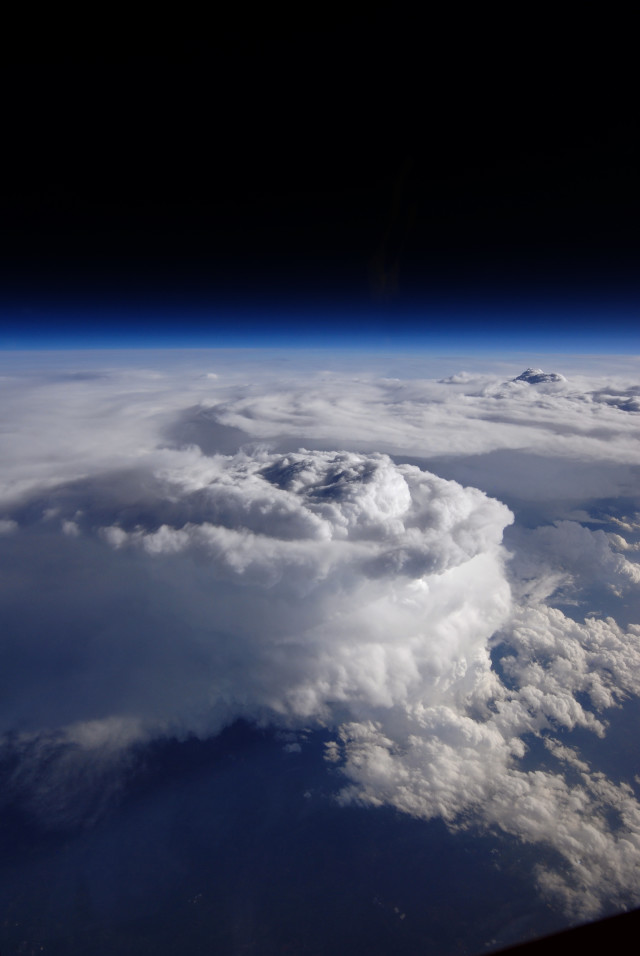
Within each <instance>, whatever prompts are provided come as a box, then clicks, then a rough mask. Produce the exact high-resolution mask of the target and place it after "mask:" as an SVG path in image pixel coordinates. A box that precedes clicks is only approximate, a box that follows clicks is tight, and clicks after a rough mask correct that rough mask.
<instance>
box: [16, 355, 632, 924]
mask: <svg viewBox="0 0 640 956" xmlns="http://www.w3.org/2000/svg"><path fill="white" fill-rule="evenodd" d="M519 371H521V369H514V370H513V374H510V375H507V374H504V375H500V376H496V375H478V374H476V373H459V374H454V375H451V374H449V375H443V376H441V377H440V378H439V379H435V378H434V379H430V380H399V379H390V378H379V377H373V376H368V377H367V376H366V375H365V376H362V377H360V376H356V375H353V374H351V373H350V374H343V373H340V375H338V374H337V373H334V372H330V371H324V372H321V373H317V374H314V375H310V376H307V378H306V380H303V377H302V376H301V374H300V373H299V371H298V370H296V369H294V370H292V371H291V372H290V373H288V375H286V376H280V378H279V379H278V380H277V381H276V380H275V379H274V377H273V376H268V375H263V376H262V378H260V377H259V376H258V377H257V378H256V380H255V381H252V382H249V383H247V382H246V381H244V380H243V378H242V364H241V363H239V364H238V366H237V367H234V368H229V369H224V368H216V369H215V371H214V370H213V369H211V368H208V369H203V368H199V369H195V368H193V367H192V366H187V367H182V368H180V367H178V366H176V367H174V368H163V369H153V368H151V369H149V368H147V369H146V370H144V369H143V370H140V369H135V368H127V367H125V366H118V365H114V366H112V367H111V368H106V367H105V368H102V369H100V370H97V371H95V372H94V373H92V374H88V373H86V374H82V375H81V374H79V372H78V370H77V369H75V370H74V369H73V368H72V369H67V370H66V371H65V370H60V369H58V370H56V371H55V373H54V372H52V371H51V370H49V371H47V372H46V373H42V372H39V374H37V375H36V374H32V375H27V374H25V373H20V374H19V375H18V374H16V375H14V376H10V375H8V376H6V385H7V394H8V400H7V403H6V405H5V406H4V416H5V418H4V423H3V435H2V441H3V455H2V458H1V459H0V460H1V462H2V465H1V467H0V489H1V497H0V501H1V503H2V507H1V509H0V600H1V602H2V606H3V614H4V619H5V621H6V622H7V624H6V629H5V631H4V633H3V637H2V652H3V660H4V664H3V670H2V678H1V679H2V684H3V694H2V698H1V700H2V704H1V705H0V730H1V731H2V733H3V734H4V737H3V741H4V742H3V747H4V752H5V755H13V756H12V759H13V758H15V759H17V764H16V769H15V771H14V772H13V775H12V777H11V783H10V788H9V790H10V793H11V794H12V795H13V797H14V798H19V799H21V800H22V802H23V803H24V805H26V806H29V807H30V808H31V811H32V812H34V813H36V814H39V815H40V816H41V818H42V819H45V820H48V821H49V822H50V823H51V824H52V825H57V824H59V823H61V822H62V823H64V822H69V821H73V820H75V819H79V818H82V817H85V818H86V817H91V815H92V814H94V813H95V812H97V811H96V809H95V800H94V799H93V797H91V794H90V793H89V791H91V792H92V793H95V792H98V793H99V794H100V795H101V799H103V800H107V801H108V799H109V798H110V796H111V795H114V794H115V792H116V791H117V789H118V787H119V786H120V783H121V779H122V772H123V768H126V767H127V765H128V762H130V761H131V760H133V755H134V753H135V748H136V747H139V746H141V745H142V744H143V743H144V741H146V740H148V739H150V738H151V737H153V736H156V735H177V736H179V737H180V736H182V737H183V736H187V735H189V734H192V733H195V734H198V735H202V736H204V735H208V734H213V733H216V732H217V731H218V730H220V728H221V727H223V726H225V725H227V724H229V723H230V722H232V721H233V720H235V719H237V718H238V717H245V718H249V719H252V720H256V721H259V722H263V723H275V724H277V725H280V726H282V727H286V728H287V729H288V730H289V731H292V732H295V731H296V730H297V729H301V728H303V727H305V726H324V727H328V728H330V729H331V730H333V732H334V741H333V743H332V744H331V745H330V746H329V748H328V750H327V759H328V761H329V762H330V763H333V764H334V765H335V766H336V767H338V768H340V770H341V772H342V773H343V774H344V778H345V786H344V790H343V793H342V797H341V799H342V800H343V801H350V800H358V801H362V802H365V803H369V804H373V805H380V804H391V805H393V806H395V807H397V808H398V809H400V810H402V811H404V812H407V813H411V814H413V815H415V816H418V817H424V818H431V817H434V816H437V817H441V818H443V819H444V820H445V821H446V822H447V824H448V825H449V826H450V827H452V828H456V827H457V828H468V829H483V828H484V829H487V828H488V829H491V828H494V827H499V828H501V829H502V830H503V831H504V832H506V833H508V834H511V835H512V836H514V837H516V838H517V839H520V840H522V841H525V842H529V843H534V844H536V845H538V846H539V847H540V867H539V871H538V873H537V875H536V879H537V883H538V886H539V888H540V891H541V892H542V893H545V894H548V895H549V898H550V899H552V900H555V901H556V902H558V901H560V902H561V904H562V905H563V906H564V907H565V909H566V912H567V913H569V914H570V915H572V916H574V917H576V918H581V917H584V916H590V915H595V914H597V913H598V912H601V911H603V910H607V908H611V907H618V908H619V907H620V906H622V905H631V904H633V903H637V902H638V901H639V900H640V837H639V833H640V809H639V806H638V803H637V802H636V799H635V796H634V791H633V789H632V788H633V785H634V784H633V781H622V780H616V781H614V780H611V779H609V778H607V777H605V776H604V774H603V773H601V772H600V771H599V770H598V769H597V767H594V766H591V764H590V763H589V760H588V759H586V758H585V757H584V755H582V754H580V753H579V752H578V751H577V749H576V746H575V745H574V743H573V741H572V739H571V737H570V736H569V735H570V734H571V733H572V732H573V731H575V730H576V729H580V730H582V731H586V732H589V733H591V734H593V735H594V738H596V739H597V738H598V737H602V736H603V735H605V734H606V733H607V717H606V712H607V710H608V709H610V708H614V707H619V706H620V705H621V703H623V701H624V699H625V697H626V696H628V695H638V694H640V629H639V628H638V627H637V624H636V623H635V621H637V616H636V617H635V619H634V609H637V589H638V584H639V583H640V574H639V572H638V563H637V560H636V553H637V549H636V542H635V536H637V527H638V523H637V518H636V517H634V514H633V509H634V508H636V507H637V504H636V503H635V499H634V498H633V497H632V496H631V494H630V491H631V489H633V488H634V481H635V475H636V474H637V471H636V470H637V468H638V466H639V465H640V457H639V453H638V450H637V448H638V446H637V445H636V444H634V438H636V437H638V434H639V432H640V425H639V424H638V419H637V417H636V415H635V406H634V401H635V397H634V396H635V395H636V392H635V391H634V389H635V388H636V387H635V386H634V385H633V384H632V383H630V382H629V381H628V380H625V379H623V378H618V379H616V380H615V381H612V382H607V381H605V380H603V379H602V377H601V378H597V377H596V376H593V375H591V376H588V377H587V376H582V377H580V376H567V377H563V376H553V375H551V376H548V375H545V374H538V373H537V371H536V373H535V374H531V375H526V376H525V377H524V378H523V377H522V376H520V377H519V376H518V374H517V373H518V372H519ZM614 399H615V401H614ZM311 442H313V446H315V447H312V446H311ZM409 459H410V460H409ZM427 461H431V462H433V466H434V467H435V465H437V464H438V463H439V464H440V465H442V470H443V471H444V472H446V473H447V474H448V475H449V476H451V474H454V475H455V476H458V477H461V478H463V479H464V481H465V484H467V486H465V484H462V483H460V482H458V481H455V480H451V477H447V478H443V477H439V476H438V475H437V474H434V473H433V471H432V470H430V468H428V467H427V464H426V463H427ZM519 475H520V478H519V477H518V476H519ZM545 479H546V480H545ZM473 483H477V484H478V485H479V486H480V487H481V488H482V489H483V490H479V488H475V487H469V486H468V485H469V484H473ZM501 486H504V487H505V488H506V489H507V490H508V491H509V492H510V499H512V500H515V501H516V502H525V503H529V504H530V503H531V502H533V503H535V504H536V507H539V506H540V502H543V503H544V506H545V508H546V509H547V512H548V513H549V514H552V513H553V519H552V520H546V521H545V523H544V524H538V525H536V523H535V522H534V523H533V524H531V522H530V521H529V523H528V524H527V523H526V522H524V521H518V520H516V523H515V525H513V526H512V523H513V520H514V515H513V513H512V511H510V509H509V508H508V507H507V506H506V505H505V504H503V503H501V502H500V501H498V500H496V499H495V498H493V497H490V496H488V495H487V493H486V492H487V491H494V493H495V489H496V488H498V489H499V488H500V487H501ZM600 489H605V490H604V491H603V493H602V495H600ZM560 492H562V494H560ZM623 492H624V493H627V494H628V499H627V500H626V501H625V508H626V511H625V513H624V515H623V514H622V512H621V513H620V516H619V517H617V518H616V519H615V522H614V521H613V518H612V516H611V515H609V516H608V517H606V518H603V517H600V518H597V517H595V511H594V499H596V498H598V497H602V498H604V497H605V496H606V497H607V498H608V499H609V503H611V502H610V499H611V498H613V497H614V496H615V495H616V494H621V493H623ZM563 495H564V498H563V500H562V501H560V498H562V496H563ZM578 504H579V505H580V508H578ZM554 509H555V513H554ZM580 509H581V510H580ZM522 513H523V514H525V511H523V512H522ZM599 514H600V515H602V514H604V512H603V511H602V509H601V510H600V512H599ZM517 517H518V516H517V515H516V518H517ZM592 519H593V520H592ZM598 521H599V522H600V523H601V525H602V527H601V528H599V527H597V526H596V525H597V522H598ZM587 525H588V526H587ZM623 534H624V535H625V536H626V537H623ZM603 595H604V597H603ZM596 598H597V599H598V600H599V601H600V603H601V607H600V608H594V607H590V606H588V605H589V602H590V601H591V602H593V601H594V600H595V599H596ZM560 599H562V601H564V602H565V603H564V604H561V600H560ZM607 601H611V602H613V603H612V606H614V604H615V601H622V602H623V603H624V608H625V609H626V610H625V612H624V614H623V619H624V620H623V623H622V624H618V623H616V620H615V619H614V618H613V617H606V616H604V617H602V616H599V615H594V614H590V615H587V616H585V615H586V612H587V610H589V611H593V610H601V611H602V610H605V607H604V604H603V602H604V603H606V602H607ZM634 602H635V603H634ZM554 603H555V604H556V605H560V606H552V605H553V604H554ZM569 605H572V606H574V607H575V608H576V613H575V614H574V615H573V616H571V617H570V616H568V611H567V610H566V606H569ZM561 607H562V608H563V609H564V613H563V610H562V609H561ZM578 611H580V612H581V613H578ZM606 611H607V613H609V609H608V607H607V609H606ZM533 740H536V741H538V742H540V741H542V742H543V743H544V748H546V749H544V753H545V754H546V761H547V762H546V763H545V762H543V763H539V764H538V765H534V764H533V763H532V762H531V761H532V760H533V758H532V757H531V754H532V752H533V751H534V750H535V748H532V743H531V742H532V741H533ZM294 743H295V741H294ZM89 768H90V769H89ZM78 781H83V786H79V784H78ZM83 787H84V789H83ZM83 793H84V794H85V796H84V797H83V796H82V794H83ZM71 794H74V796H73V798H72V797H71V796H70V795H71ZM16 795H17V797H16ZM92 800H93V802H92ZM91 808H93V809H91Z"/></svg>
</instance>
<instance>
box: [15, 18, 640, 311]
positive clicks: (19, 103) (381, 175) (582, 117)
mask: <svg viewBox="0 0 640 956" xmlns="http://www.w3.org/2000/svg"><path fill="white" fill-rule="evenodd" d="M318 16H319V18H320V14H318ZM71 26H74V24H69V30H67V29H66V27H65V24H61V23H60V22H58V21H55V23H52V24H51V25H48V24H43V23H40V25H39V32H38V34H37V36H36V35H34V34H33V32H29V31H28V29H27V30H26V32H25V30H23V31H22V32H17V33H15V34H14V36H13V40H12V42H6V49H5V51H4V52H5V59H4V66H3V81H4V90H5V111H4V116H3V126H4V135H3V139H4V144H5V145H4V149H3V157H2V166H3V169H2V176H1V179H0V203H1V211H2V235H1V239H0V244H1V245H0V252H1V254H2V264H1V267H0V268H1V274H0V278H1V280H2V289H1V290H0V295H1V297H2V301H1V303H0V308H1V309H2V311H3V315H4V316H5V317H6V319H7V321H9V322H11V321H16V320H15V316H17V315H18V314H20V315H22V319H21V321H22V322H24V323H27V324H28V323H29V322H33V323H36V324H37V323H38V322H40V321H42V322H45V321H51V322H55V321H56V320H55V319H54V318H49V319H45V318H44V316H45V314H46V315H49V316H53V315H54V314H56V315H58V316H59V315H60V313H61V311H65V310H66V311H67V312H68V313H69V314H70V312H69V310H72V311H73V309H76V310H77V311H78V313H81V312H84V313H87V310H89V311H93V312H94V313H95V312H96V310H100V309H102V310H103V313H104V315H107V314H109V315H111V316H112V317H113V316H115V315H117V314H118V313H120V314H124V313H127V315H129V316H131V315H132V314H135V313H136V312H137V314H139V315H140V316H142V314H143V313H145V314H152V313H154V310H155V314H156V315H159V314H160V312H162V313H163V314H164V313H166V314H170V313H175V312H176V311H180V310H183V311H184V310H186V311H191V312H192V313H194V314H195V313H196V312H198V311H200V312H201V311H202V310H205V311H206V310H207V309H211V308H213V309H215V308H220V307H222V306H224V307H226V308H232V309H242V308H251V309H254V310H258V311H260V310H262V311H263V312H265V313H268V312H269V311H270V310H271V311H273V310H274V309H283V308H284V309H286V308H288V307H290V306H291V307H296V308H297V307H299V306H301V305H303V306H304V307H305V308H311V309H313V308H316V307H317V308H319V309H321V308H323V307H326V306H333V307H335V306H336V305H338V306H340V308H341V310H342V314H344V312H345V310H347V311H348V310H349V309H351V310H353V314H356V313H357V312H358V311H360V312H366V311H367V310H371V309H374V310H380V311H382V312H384V311H385V310H386V311H388V310H395V312H396V313H398V311H400V312H402V311H403V310H404V311H405V312H407V313H408V312H410V311H411V310H412V309H416V308H420V307H421V305H422V304H424V303H425V302H430V303H433V302H440V303H442V302H447V303H449V304H450V303H452V302H454V301H455V302H457V303H463V304H464V305H465V306H466V305H467V304H468V303H475V304H476V305H477V304H478V303H480V302H483V301H486V302H496V301H500V302H502V303H503V304H506V305H507V306H510V305H511V304H512V303H513V302H514V301H518V302H519V303H522V302H532V301H533V300H536V301H543V300H544V301H547V302H548V301H551V300H553V301H554V302H557V303H560V304H561V305H562V304H564V305H567V306H568V305H571V304H573V306H575V305H576V303H577V305H578V307H580V306H581V305H582V304H583V302H584V301H585V300H589V301H590V302H597V301H599V302H602V303H604V304H605V305H607V304H610V303H611V302H612V301H615V302H616V303H617V304H618V306H619V307H621V308H622V309H623V310H624V308H626V307H627V306H628V304H629V303H630V302H633V301H637V298H638V295H637V292H638V276H637V262H638V252H639V240H638V230H637V222H638V215H639V213H640V187H639V186H638V175H637V170H638V161H639V159H640V135H639V129H638V121H637V118H636V111H635V110H633V109H632V98H631V93H632V86H633V72H632V70H633V58H632V56H631V54H632V51H631V49H630V43H631V34H630V26H629V25H627V27H625V25H624V24H623V23H617V24H614V25H607V24H602V23H601V22H600V21H598V20H597V18H595V15H594V19H593V21H592V22H589V21H588V20H587V19H586V18H585V15H584V14H581V22H580V25H579V26H576V25H575V24H574V25H571V26H570V27H569V29H566V30H561V29H560V26H559V24H557V23H527V22H525V21H524V20H522V21H518V22H516V21H514V22H513V23H509V22H506V21H504V20H503V21H501V22H500V23H498V22H496V23H495V24H492V23H488V22H486V21H485V20H483V18H482V16H481V15H478V17H477V22H469V21H468V20H465V21H464V22H462V20H461V18H460V17H458V22H456V17H455V16H454V17H452V22H449V23H447V24H444V23H442V22H436V21H435V20H433V21H431V22H430V23H427V24H426V25H425V24H422V23H420V24H419V23H418V22H415V23H410V22H406V21H404V20H402V19H401V18H400V17H399V16H398V15H392V14H391V13H389V12H388V11H387V13H386V14H383V13H378V14H373V15H370V16H369V17H368V18H364V19H358V18H355V17H353V16H349V15H343V17H342V19H339V18H334V19H333V20H332V18H331V16H330V15H329V14H327V15H325V16H324V19H319V20H318V22H313V21H311V20H301V21H300V22H291V21H289V20H287V19H285V17H284V15H283V16H282V17H281V19H280V21H278V20H274V19H273V17H272V15H270V14H268V13H266V12H264V13H262V14H260V15H258V19H257V20H256V18H255V16H254V15H253V14H252V15H251V17H249V16H247V17H245V18H242V17H241V16H240V14H238V15H237V16H236V17H235V19H233V18H232V17H231V16H227V17H226V19H225V20H221V21H219V22H218V24H217V25H216V26H214V27H213V28H210V27H206V26H205V24H200V25H198V24H196V23H184V22H179V23H171V22H166V23H160V24H158V23H154V24H151V25H147V26H145V27H144V28H134V27H133V25H131V24H126V23H123V22H120V21H114V22H110V23H105V24H102V25H101V26H100V28H96V27H93V26H90V25H89V24H87V25H86V28H85V40H86V42H85V43H84V44H80V43H78V42H77V40H75V39H73V37H75V36H76V34H75V33H74V32H72V31H71ZM75 26H76V27H77V24H75ZM49 27H50V28H51V30H52V31H54V32H53V33H50V32H49ZM498 28H499V29H498ZM159 310H160V311H159ZM12 317H13V318H12ZM96 321H97V320H96ZM105 321H106V319H105ZM114 321H115V320H114Z"/></svg>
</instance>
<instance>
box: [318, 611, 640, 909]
mask: <svg viewBox="0 0 640 956" xmlns="http://www.w3.org/2000/svg"><path fill="white" fill-rule="evenodd" d="M505 639H506V640H508V642H509V651H510V653H509V655H508V656H506V657H504V658H503V659H502V662H501V663H502V666H503V668H504V671H505V674H506V677H507V678H508V681H507V683H508V686H509V688H510V689H507V685H506V684H505V683H502V682H500V683H498V684H493V685H490V684H488V683H487V684H486V687H485V691H486V695H487V696H486V698H485V704H486V710H485V712H484V714H483V715H482V716H480V714H479V713H477V712H476V713H475V714H474V713H473V710H469V709H467V710H466V711H465V710H463V709H461V708H456V707H452V706H450V704H447V703H443V704H437V705H433V704H431V703H429V702H428V701H425V700H422V699H416V700H415V701H414V702H413V706H412V707H408V708H407V707H405V708H403V710H402V714H401V715H398V716H397V717H396V719H395V720H394V719H390V717H389V715H386V716H385V717H384V718H383V719H377V720H372V719H369V720H366V721H355V722H354V721H351V722H346V723H345V724H343V725H342V727H341V728H340V732H339V735H338V738H337V739H336V741H334V742H333V743H332V745H331V746H330V747H329V748H328V754H327V757H328V759H329V760H330V761H331V762H333V763H340V761H342V764H341V766H342V770H343V772H344V773H345V774H346V776H347V777H348V778H349V780H350V781H351V782H350V783H349V784H348V785H346V786H345V788H344V790H343V792H342V800H343V801H344V802H350V801H353V800H356V801H360V802H364V803H368V804H372V805H381V804H391V805H393V806H395V807H397V808H398V809H399V810H401V811H403V812H405V813H409V814H411V815H413V816H417V817H423V818H425V819H430V818H432V817H436V816H438V817H441V818H443V819H444V820H445V821H447V823H448V825H449V826H450V827H453V828H462V829H468V828H470V827H476V828H477V827H480V828H482V829H488V828H492V827H496V826H497V827H499V828H500V829H501V830H503V831H504V832H506V833H510V834H513V835H514V836H516V837H517V838H518V839H519V840H522V841H523V842H527V843H536V844H539V845H540V846H541V847H543V848H546V850H547V853H546V856H545V854H544V853H542V854H541V863H540V864H539V866H538V868H537V872H536V880H537V883H538V886H539V888H540V890H541V892H543V893H545V894H547V895H548V896H549V897H550V899H553V900H554V901H555V902H556V903H557V902H558V900H560V901H561V902H562V904H563V905H564V907H565V909H566V910H567V912H568V913H569V914H570V915H571V916H572V917H574V918H588V917H593V916H595V915H597V914H598V913H600V912H602V911H603V909H604V910H606V909H607V908H608V907H610V906H612V905H613V906H620V905H628V906H633V905H637V903H638V900H639V899H640V804H639V803H638V802H637V800H636V799H635V796H634V793H633V790H632V788H631V787H630V785H629V784H627V783H624V782H622V783H619V784H615V783H613V782H612V781H611V780H609V779H607V778H606V777H605V775H604V774H603V773H600V772H598V771H594V770H592V769H591V767H590V766H589V764H588V763H587V762H586V761H584V760H581V759H580V758H579V757H578V755H577V754H576V752H575V751H574V750H573V749H571V748H569V747H567V746H566V745H563V744H561V743H560V741H558V740H557V739H556V738H555V737H554V736H551V735H552V734H553V733H557V732H558V731H559V730H563V729H572V728H574V727H576V726H582V727H585V728H587V729H589V730H592V731H594V732H595V733H597V734H600V735H603V734H604V730H605V726H604V723H603V721H602V719H600V718H601V714H602V711H603V710H604V709H605V708H607V707H610V706H613V705H615V703H616V701H617V700H619V699H620V698H622V697H623V696H624V695H625V694H627V693H635V694H637V693H638V690H639V689H640V687H639V679H640V669H639V665H640V627H633V628H630V629H629V631H627V632H623V631H622V630H621V629H620V628H619V627H618V626H617V625H616V624H615V622H614V621H612V620H606V621H597V620H587V621H586V622H585V623H584V624H582V625H581V624H578V623H576V622H574V621H571V620H569V619H568V618H566V617H565V616H564V615H563V614H562V613H561V612H560V611H557V610H553V609H550V608H546V607H544V606H538V607H527V608H520V609H519V610H518V612H517V613H516V614H515V616H514V619H513V622H512V624H511V626H510V628H509V632H508V637H506V638H505ZM581 694H584V695H586V696H587V698H588V700H589V704H590V708H591V709H589V708H588V707H587V706H586V704H585V705H582V704H580V703H579V700H578V697H579V696H580V695H581ZM476 704H477V700H476ZM596 713H597V714H598V715H599V716H596ZM543 732H544V733H545V737H544V740H545V743H546V745H547V747H548V749H549V750H550V751H551V753H553V755H554V757H555V758H556V760H557V765H556V768H555V769H552V770H549V769H535V770H528V771H527V770H524V769H523V768H522V765H521V761H520V758H522V757H524V756H525V754H526V746H525V744H524V742H523V736H524V735H526V734H534V735H536V736H540V735H541V734H542V733H543ZM613 817H615V819H616V823H613V824H612V822H611V820H612V818H613Z"/></svg>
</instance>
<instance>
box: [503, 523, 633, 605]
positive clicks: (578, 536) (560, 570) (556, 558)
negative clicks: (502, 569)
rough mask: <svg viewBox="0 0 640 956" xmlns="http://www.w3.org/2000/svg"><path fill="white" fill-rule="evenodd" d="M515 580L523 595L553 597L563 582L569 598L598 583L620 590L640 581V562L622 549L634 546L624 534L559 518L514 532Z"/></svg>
mask: <svg viewBox="0 0 640 956" xmlns="http://www.w3.org/2000/svg"><path fill="white" fill-rule="evenodd" d="M509 547H510V548H512V549H513V561H512V571H513V572H514V575H513V584H514V588H515V590H516V593H518V594H519V595H521V596H532V589H533V594H535V596H537V597H548V596H550V595H551V594H553V593H554V592H555V591H556V590H557V589H558V588H560V587H562V589H563V595H564V597H565V598H571V597H573V598H574V599H575V596H576V595H580V594H582V593H586V594H588V593H589V591H590V589H591V588H593V587H594V586H598V587H605V588H607V589H608V590H610V591H611V592H612V593H614V594H616V595H620V594H621V593H624V592H626V591H629V589H633V588H634V586H637V585H638V584H640V567H639V566H638V564H636V563H634V562H633V561H630V560H628V559H627V558H626V557H625V556H624V555H623V554H620V553H619V550H618V549H620V548H621V549H622V550H628V551H633V550H634V548H635V546H634V545H629V544H628V543H627V542H626V540H625V539H623V538H621V537H620V536H619V535H612V534H608V533H606V532H605V531H602V530H596V531H592V530H590V529H589V528H585V527H584V525H581V524H580V523H579V522H577V521H556V522H555V523H554V524H552V525H543V526H540V527H538V528H534V529H527V528H517V529H514V530H513V531H512V532H511V534H510V540H509Z"/></svg>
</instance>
